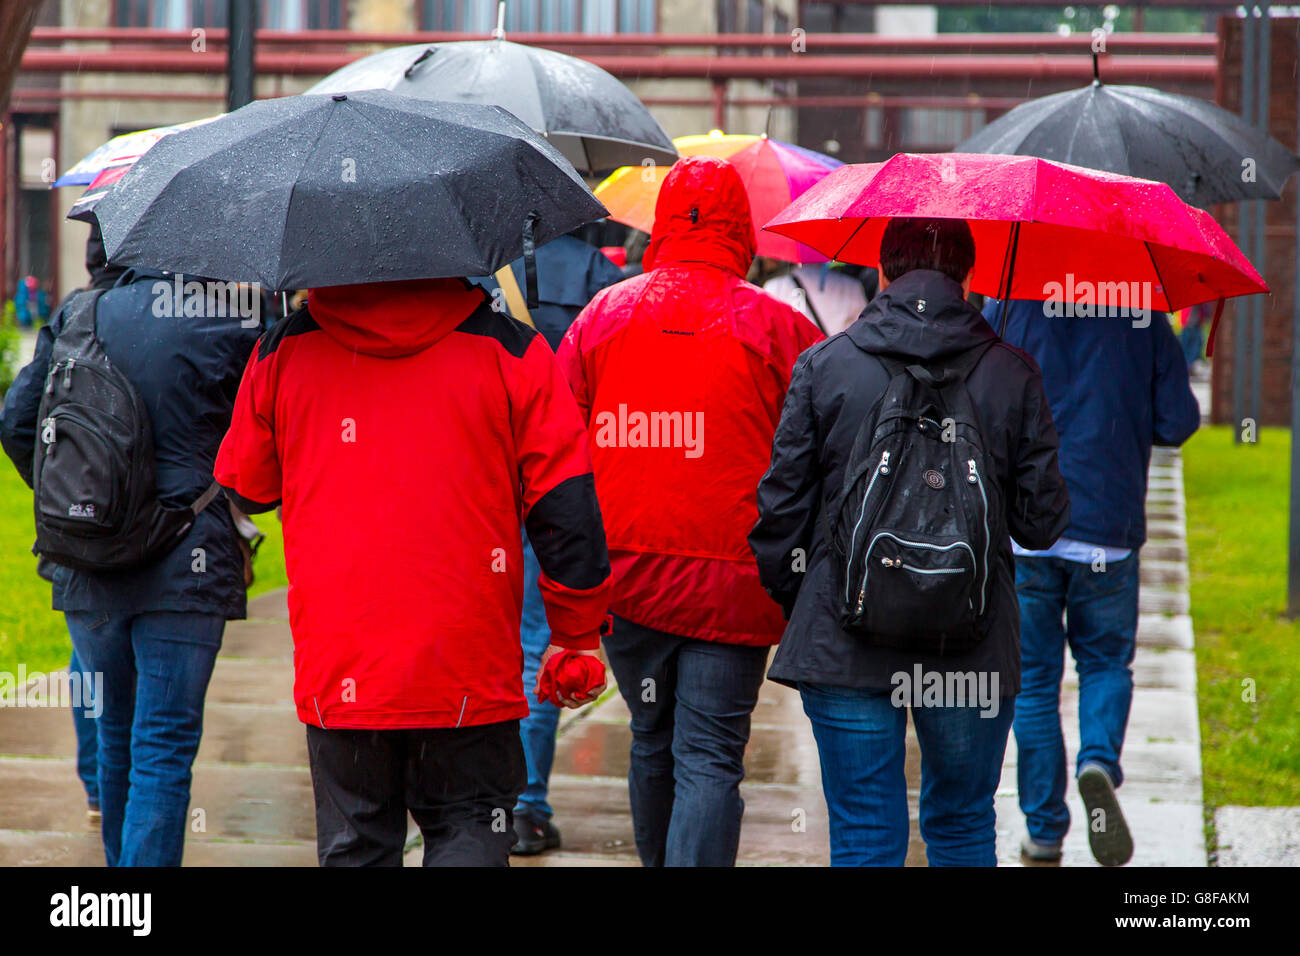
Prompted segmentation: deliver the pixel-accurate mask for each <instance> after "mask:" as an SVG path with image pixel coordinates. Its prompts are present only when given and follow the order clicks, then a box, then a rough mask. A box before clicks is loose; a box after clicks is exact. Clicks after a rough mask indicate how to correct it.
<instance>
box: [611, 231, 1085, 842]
mask: <svg viewBox="0 0 1300 956" xmlns="http://www.w3.org/2000/svg"><path fill="white" fill-rule="evenodd" d="M975 252H976V250H975V243H974V239H973V237H972V236H971V232H970V228H969V226H968V225H967V223H966V222H965V221H964V220H960V219H958V220H942V219H893V220H891V221H890V222H889V224H888V225H887V226H886V228H885V231H884V234H883V236H882V238H881V243H880V259H881V266H880V279H881V290H880V292H879V293H878V294H877V295H876V297H875V298H874V299H872V300H871V303H870V304H869V305H868V306H867V308H866V310H865V311H864V312H863V313H862V317H861V319H859V321H857V322H855V323H854V324H853V325H851V326H850V327H849V328H848V329H847V330H846V331H845V332H843V333H841V334H840V335H836V336H832V337H831V338H830V339H828V340H827V341H826V342H824V343H823V344H821V345H819V346H817V347H814V348H812V349H809V350H808V351H807V352H805V353H804V354H803V355H802V356H801V357H800V359H799V362H798V364H797V365H796V366H795V370H794V377H793V379H792V380H791V383H790V392H789V396H788V397H787V399H786V402H785V407H784V409H783V410H782V412H781V421H780V424H779V425H778V426H777V430H776V437H775V440H774V442H773V445H772V463H771V467H770V468H769V469H768V472H767V474H766V475H764V476H763V480H762V482H761V483H760V485H759V488H758V523H757V524H756V525H755V526H754V528H753V530H752V531H751V532H750V535H749V543H750V546H751V547H752V548H753V550H754V554H755V555H756V556H757V558H758V567H759V573H760V575H761V576H762V581H763V585H764V587H766V588H767V591H768V593H769V594H770V595H771V596H772V597H774V598H775V599H776V600H777V601H779V602H780V603H781V606H782V607H783V609H784V610H785V613H786V617H787V619H788V620H789V624H788V625H787V627H786V629H785V635H784V636H783V637H782V639H781V643H780V644H779V645H778V646H777V652H776V657H775V659H774V660H773V661H772V666H771V669H770V670H769V672H768V678H769V679H771V680H774V681H778V682H780V683H783V684H787V685H789V686H792V687H796V688H798V690H799V694H800V696H801V697H802V699H803V706H804V711H805V713H807V714H808V718H809V720H811V721H812V728H813V734H814V736H815V737H816V740H817V752H818V755H819V757H820V760H821V770H822V788H823V790H824V792H825V796H826V808H827V811H828V812H829V815H830V850H831V864H832V865H833V866H902V865H903V863H904V862H905V861H906V859H907V850H908V836H909V822H908V817H909V813H908V802H907V780H906V778H905V776H904V759H905V753H906V732H907V714H908V711H909V710H910V711H911V714H912V721H913V723H914V724H915V725H916V736H917V740H918V741H919V743H920V746H921V798H920V824H921V837H922V838H923V839H924V840H925V846H926V855H927V858H928V859H929V862H930V865H931V866H993V865H994V864H995V863H996V862H997V853H996V829H995V823H996V821H995V816H994V804H993V797H994V793H995V792H996V790H997V785H998V779H999V777H1000V776H1001V771H1002V760H1003V755H1004V752H1005V750H1006V742H1007V734H1008V731H1009V729H1010V726H1011V721H1012V715H1013V713H1014V710H1015V703H1014V695H1015V693H1016V691H1017V690H1018V689H1019V681H1020V655H1019V652H1018V647H1017V631H1018V629H1019V614H1018V613H1017V608H1016V601H1015V592H1014V590H1013V585H1012V581H1013V574H1014V572H1013V564H1012V556H1011V545H1010V542H1009V541H1008V540H1006V538H1005V536H1004V535H1002V534H1001V533H1000V532H999V530H998V529H1009V530H1010V531H1011V532H1012V533H1013V534H1014V535H1015V536H1016V537H1017V538H1019V539H1021V540H1022V541H1030V542H1033V543H1034V544H1035V545H1036V546H1038V547H1047V546H1048V545H1050V544H1051V543H1052V542H1053V541H1055V540H1056V537H1057V536H1058V535H1059V534H1060V533H1061V532H1062V531H1063V530H1064V528H1065V526H1066V524H1067V523H1068V520H1069V499H1068V496H1067V494H1066V489H1065V482H1064V480H1063V479H1062V478H1061V474H1060V471H1059V469H1058V467H1057V461H1056V458H1057V452H1056V447H1057V441H1056V431H1055V428H1054V427H1053V425H1052V417H1051V412H1050V411H1049V409H1048V404H1047V398H1046V396H1045V395H1044V394H1043V386H1042V382H1041V380H1040V379H1039V376H1038V370H1037V369H1036V368H1035V367H1034V365H1033V363H1032V362H1030V361H1029V359H1028V358H1027V357H1026V356H1025V355H1024V354H1023V353H1022V352H1020V351H1019V350H1017V349H1014V348H1010V347H1008V346H1007V345H1005V344H1004V343H1001V342H999V341H997V337H996V335H995V334H994V333H993V331H992V330H991V329H989V327H988V325H987V323H985V321H984V320H983V318H981V316H980V313H979V311H978V310H977V309H976V308H975V307H974V306H973V305H971V304H970V303H969V302H967V301H966V294H967V292H968V291H969V288H970V287H969V281H970V273H971V270H972V269H973V267H974V264H975ZM891 369H895V370H898V369H907V371H902V372H897V374H903V375H911V376H912V377H913V378H914V379H917V380H918V381H920V380H921V379H920V378H917V376H918V375H919V376H921V377H922V378H923V377H926V376H931V377H932V376H933V375H935V374H942V375H944V376H945V379H946V377H947V375H948V373H949V371H951V370H954V369H958V370H961V371H962V372H964V373H965V379H964V383H965V392H966V394H967V395H968V396H969V404H970V405H971V406H973V409H972V414H971V415H970V416H969V417H971V418H973V419H974V422H975V423H978V426H979V438H980V439H981V441H982V444H983V454H984V461H985V467H984V469H983V470H984V471H986V472H988V473H987V474H985V475H984V476H983V484H980V481H979V478H978V476H977V475H976V474H975V472H976V470H977V466H976V462H975V460H974V459H970V461H969V465H970V466H971V467H970V470H969V471H968V470H967V468H966V464H967V462H959V463H955V464H954V466H955V467H958V468H959V469H960V473H959V474H956V475H951V474H950V475H947V476H945V475H944V473H943V472H940V471H938V470H937V469H928V470H926V471H925V472H923V473H921V474H915V475H910V477H906V478H905V477H904V476H908V475H909V473H908V472H907V470H906V463H907V460H908V456H909V453H911V452H913V450H914V448H916V449H919V446H914V445H909V444H907V442H910V441H915V442H921V441H922V438H920V437H917V438H915V439H908V438H902V439H900V441H902V442H904V444H902V445H900V446H899V448H900V451H899V454H898V455H897V456H896V457H895V458H894V459H893V461H892V464H893V465H895V466H896V467H895V468H893V469H892V472H893V474H892V475H891V474H890V472H891V468H890V464H891V462H888V460H886V459H885V458H884V455H882V457H881V460H880V464H878V465H877V464H876V462H874V461H873V462H871V464H870V465H869V466H868V467H867V468H866V472H864V474H865V473H871V474H873V475H874V474H884V475H890V477H889V478H888V479H887V481H889V482H893V481H896V480H907V481H908V483H907V484H905V485H901V486H895V485H893V484H886V485H885V486H884V487H887V488H893V487H897V488H898V489H899V492H900V493H901V492H906V493H907V494H906V495H898V496H896V495H895V493H892V492H891V493H890V497H889V498H888V501H889V502H890V504H891V507H892V504H893V502H894V501H895V500H896V497H897V498H898V500H905V501H909V502H916V503H917V504H916V506H915V510H914V511H910V512H907V513H900V519H899V520H902V518H908V519H909V520H911V521H915V522H918V523H919V524H918V527H919V525H920V524H923V525H925V526H927V527H930V526H931V522H932V523H933V526H934V527H946V526H947V525H946V524H945V523H944V522H945V521H946V520H947V519H946V518H945V517H944V516H945V515H946V514H947V513H948V510H947V509H950V508H953V507H959V506H961V505H962V501H963V500H966V499H961V500H956V499H954V498H953V497H945V496H944V495H943V493H942V490H943V489H947V490H948V493H949V495H950V496H951V495H954V494H955V493H956V492H955V490H954V488H953V487H952V486H954V485H957V484H958V483H959V482H966V481H967V480H968V475H969V477H970V478H973V479H975V480H974V481H971V482H970V484H971V485H980V488H981V500H983V488H984V487H985V486H987V487H988V488H994V489H1001V494H1000V495H996V496H995V497H993V498H992V499H991V502H990V503H986V504H984V505H983V512H982V513H983V514H984V517H985V521H986V524H987V527H988V528H989V529H991V530H990V531H989V532H988V538H987V547H988V550H989V552H990V553H989V554H988V555H987V557H986V564H985V565H984V572H983V577H984V583H983V591H982V594H983V595H984V596H983V597H982V598H981V599H980V600H981V603H982V610H978V611H976V613H975V615H974V618H975V620H974V621H973V622H970V628H969V630H968V631H967V632H966V633H964V634H958V635H956V636H957V637H965V639H966V640H965V642H964V644H963V645H961V646H958V647H952V646H947V647H945V643H947V641H948V638H949V634H948V633H947V632H945V634H944V636H943V639H942V640H940V641H934V642H931V639H930V637H929V636H928V635H921V634H920V633H917V634H908V633H902V634H899V635H887V636H886V635H878V634H875V633H872V632H869V631H864V630H858V631H855V632H854V633H849V632H848V631H846V630H844V629H843V627H841V623H840V621H841V618H840V612H841V609H842V606H843V605H844V603H845V592H846V590H847V588H846V582H845V575H846V573H847V572H846V571H845V560H844V559H845V556H844V555H841V554H839V553H838V552H837V549H836V548H835V547H834V546H833V545H831V544H830V543H829V542H828V541H827V532H826V529H827V527H829V526H832V522H835V521H837V519H836V518H835V517H834V516H836V515H840V514H841V510H842V509H841V505H842V503H843V501H842V496H843V494H844V488H845V470H846V467H847V466H848V465H849V463H850V462H849V459H850V457H851V455H852V452H853V449H854V446H855V444H856V442H857V440H858V433H859V430H860V429H862V428H863V426H864V423H866V427H868V428H870V427H871V425H872V423H873V422H875V421H878V419H877V418H876V417H875V414H874V413H873V408H874V407H875V406H876V405H877V403H878V402H880V401H881V398H882V396H883V395H884V394H885V393H886V391H887V390H888V389H889V388H890V382H891V380H892V379H893V376H894V374H896V372H895V371H891ZM917 369H919V371H915V370H917ZM945 391H948V390H947V389H945ZM949 394H952V393H951V392H950V393H949ZM948 410H949V411H952V408H951V407H949V408H948ZM911 414H912V415H914V416H915V417H913V418H911V420H908V419H906V418H904V419H897V420H896V421H898V423H899V425H900V429H901V430H900V431H899V432H898V433H897V434H900V435H904V436H906V435H912V434H915V435H917V436H920V435H921V433H922V432H924V430H925V429H926V427H928V426H927V423H926V420H925V418H924V417H923V416H924V414H925V412H924V410H921V412H920V414H919V415H918V414H916V413H915V412H912V413H911ZM963 421H965V419H963ZM969 427H971V426H970V425H967V424H963V425H962V428H963V429H967V428H969ZM913 429H915V431H913ZM924 440H926V441H929V440H930V439H928V438H926V439H924ZM936 444H938V443H937V442H936ZM967 447H969V446H967ZM876 448H877V446H876V445H875V444H874V443H873V444H871V445H870V446H869V450H870V451H871V452H872V453H874V452H875V451H876ZM919 450H924V449H919ZM899 462H902V464H901V465H900V464H899ZM913 481H914V482H915V484H913V483H912V482H913ZM932 494H937V495H938V497H935V498H930V499H928V498H926V496H927V495H932ZM867 500H868V499H867V498H866V497H864V498H863V499H862V503H861V505H860V506H859V514H860V515H861V514H864V513H865V512H864V511H863V510H862V509H865V507H866V504H867ZM873 500H874V501H876V502H877V504H876V508H877V509H883V508H884V504H883V502H884V501H885V500H886V499H885V498H881V497H879V496H878V497H876V498H875V499H873ZM931 502H932V503H931ZM995 506H996V507H997V508H1000V509H1001V510H1000V511H995V510H993V509H994V507H995ZM975 507H979V506H978V505H976V506H975ZM908 508H909V509H910V508H912V505H910V504H909V505H908ZM890 513H891V514H893V513H895V512H892V511H891V512H890ZM857 520H858V521H859V522H861V521H862V520H863V518H862V517H859V518H858V519H857ZM909 532H914V533H921V532H919V531H916V530H915V529H913V528H912V527H910V526H909V527H908V528H906V529H904V528H898V529H895V530H894V531H893V532H890V533H891V534H892V535H893V538H894V540H895V541H898V540H899V539H905V538H906V539H910V540H911V541H916V540H917V539H915V538H914V537H910V538H909V534H908V533H909ZM864 533H866V534H871V535H872V537H873V541H872V542H871V544H872V545H874V543H875V541H878V540H879V539H880V538H882V537H883V536H884V535H885V534H886V533H887V531H886V529H884V528H882V527H879V526H877V525H875V524H869V525H867V526H866V528H865V529H864ZM926 547H928V545H926V544H925V543H921V544H919V545H917V548H919V549H924V548H926ZM949 547H951V545H950V546H949ZM900 548H901V544H900ZM940 550H941V549H940ZM896 553H897V552H896ZM910 553H914V552H909V554H910ZM866 554H867V562H868V563H864V564H863V565H862V567H863V568H864V569H865V571H864V575H865V573H875V574H877V575H878V577H877V579H876V580H877V581H879V580H881V579H880V577H879V575H881V574H884V575H896V576H898V577H895V578H892V579H887V580H891V581H893V582H894V583H892V584H888V585H885V587H890V588H893V589H895V590H894V592H893V593H895V595H897V596H898V600H894V601H892V602H889V601H886V600H884V599H883V598H881V599H880V600H879V601H878V602H877V605H878V606H879V607H880V609H881V611H882V612H884V613H901V612H900V611H899V608H900V607H902V606H904V604H905V601H904V599H906V601H910V602H913V607H921V608H924V606H925V601H924V597H923V596H922V595H924V593H925V592H924V591H923V590H922V583H923V582H926V581H930V580H931V578H930V577H925V576H924V575H927V574H930V575H937V574H940V573H943V572H939V571H930V570H927V568H926V567H923V566H921V565H919V564H905V563H903V559H902V558H900V557H896V556H892V557H891V555H890V554H889V553H888V552H883V555H882V552H876V551H873V550H872V549H871V546H868V547H867V552H866ZM908 560H910V561H920V560H921V559H920V558H909V559H908ZM849 563H852V559H851V557H850V558H849ZM855 567H857V565H855ZM968 567H969V566H968ZM805 568H806V569H805ZM886 568H888V570H885V569H886ZM949 573H954V572H949ZM855 580H856V577H855ZM926 586H928V585H926ZM861 594H862V595H864V596H865V595H866V583H865V580H864V581H863V585H862V590H861ZM859 607H860V608H861V607H862V604H861V602H860V603H859ZM937 610H939V609H938V608H936V611H937ZM859 613H861V612H860V611H859ZM914 613H915V616H914V617H911V618H909V620H908V623H907V625H906V626H904V627H902V628H900V630H902V631H904V632H906V631H907V630H908V628H910V627H912V626H913V624H912V623H911V622H912V621H915V620H917V619H919V618H923V617H924V611H920V612H919V613H918V612H914ZM915 626H916V629H917V631H918V632H919V631H920V629H921V627H923V626H924V625H915ZM972 632H973V633H972ZM615 633H617V631H616V632H615ZM885 637H888V638H890V639H888V640H886V639H885ZM972 637H973V638H976V639H975V640H974V641H972V640H971V639H972ZM922 638H925V639H924V640H922Z"/></svg>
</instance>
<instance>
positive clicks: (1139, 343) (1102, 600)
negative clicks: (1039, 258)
mask: <svg viewBox="0 0 1300 956" xmlns="http://www.w3.org/2000/svg"><path fill="white" fill-rule="evenodd" d="M1088 313H1093V314H1088ZM984 316H985V318H986V319H988V321H989V322H990V323H991V324H993V326H994V327H995V328H997V327H998V326H999V325H1000V324H1001V321H1002V314H1001V304H1000V303H998V302H996V301H991V302H989V303H988V304H987V305H986V306H985V309H984ZM1004 338H1005V339H1006V341H1007V342H1008V343H1009V344H1011V345H1014V346H1017V347H1018V348H1021V349H1024V350H1025V351H1026V352H1028V353H1029V354H1030V355H1031V356H1033V358H1034V360H1035V361H1036V362H1037V363H1038V365H1039V367H1040V368H1041V369H1042V373H1043V385H1044V386H1045V388H1046V390H1047V399H1048V403H1049V404H1050V405H1051V408H1052V418H1053V419H1054V420H1055V422H1056V430H1057V432H1058V433H1059V434H1060V439H1061V451H1060V467H1061V473H1062V474H1063V475H1064V476H1065V480H1066V484H1067V485H1068V487H1069V489H1070V524H1069V526H1068V527H1067V528H1066V530H1065V533H1064V534H1063V535H1062V536H1061V538H1060V539H1059V540H1058V541H1057V542H1056V544H1055V545H1054V546H1052V547H1051V548H1049V549H1047V550H1046V551H1027V550H1025V549H1024V548H1021V547H1020V546H1019V545H1015V548H1014V550H1015V553H1016V592H1017V594H1018V596H1019V599H1020V645H1021V656H1022V661H1023V678H1022V683H1021V689H1020V693H1019V695H1018V696H1017V698H1016V717H1015V723H1014V725H1013V727H1014V731H1015V735H1016V746H1017V747H1018V748H1019V764H1018V769H1017V773H1018V777H1019V791H1020V808H1021V810H1022V811H1023V812H1024V814H1025V818H1026V823H1027V826H1028V831H1029V836H1028V838H1027V839H1026V840H1025V841H1024V842H1023V843H1022V846H1021V849H1022V851H1023V853H1024V855H1025V856H1027V857H1029V858H1030V859H1033V860H1040V861H1055V860H1059V859H1060V857H1061V842H1062V840H1063V839H1064V838H1065V834H1066V831H1067V830H1068V829H1069V826H1070V813H1069V810H1068V809H1067V808H1066V805H1065V785H1066V754H1065V743H1064V740H1063V737H1062V734H1061V718H1060V697H1061V678H1062V673H1063V670H1064V654H1065V646H1066V644H1067V643H1068V644H1069V646H1070V651H1071V653H1072V655H1073V656H1074V659H1075V662H1076V667H1077V669H1078V672H1079V738H1080V744H1079V753H1078V755H1077V758H1076V761H1075V767H1076V769H1075V776H1076V778H1077V780H1078V786H1079V792H1080V796H1081V797H1082V798H1083V802H1084V806H1085V807H1086V808H1087V810H1088V814H1089V820H1088V823H1089V827H1088V837H1089V843H1090V845H1091V847H1092V852H1093V855H1094V856H1096V858H1097V860H1098V862H1101V863H1103V864H1107V865H1118V864H1122V863H1125V862H1127V861H1128V859H1129V858H1130V857H1131V856H1132V852H1133V843H1132V836H1131V834H1130V833H1129V830H1128V825H1127V823H1126V821H1125V820H1124V817H1123V814H1122V812H1121V810H1120V807H1119V803H1118V801H1117V800H1116V798H1115V788H1116V787H1118V786H1119V785H1120V783H1121V782H1122V781H1123V779H1124V777H1123V772H1122V770H1121V768H1120V752H1121V750H1122V748H1123V744H1124V734H1125V731H1126V729H1127V726H1128V715H1129V707H1130V704H1131V703H1132V698H1133V674H1132V669H1131V665H1132V663H1133V656H1134V651H1135V647H1136V637H1137V622H1138V549H1139V548H1141V547H1142V544H1143V543H1144V542H1145V541H1146V490H1147V468H1148V466H1149V464H1150V460H1151V446H1152V445H1163V446H1170V447H1177V446H1179V445H1181V444H1182V443H1183V442H1185V441H1186V440H1187V439H1188V438H1190V437H1191V436H1192V434H1193V433H1194V432H1195V431H1196V429H1197V427H1198V426H1199V424H1200V409H1199V408H1198V407H1197V403H1196V398H1195V396H1194V395H1193V394H1192V390H1191V386H1190V384H1189V382H1188V376H1187V363H1186V361H1185V360H1184V358H1183V354H1182V350H1181V348H1180V347H1179V344H1178V340H1177V338H1175V336H1174V333H1173V330H1172V329H1171V328H1170V326H1169V322H1168V320H1167V319H1166V318H1165V317H1164V316H1163V315H1162V314H1160V313H1153V312H1151V311H1149V310H1143V311H1134V312H1132V313H1129V312H1128V311H1127V310H1126V309H1116V310H1108V309H1105V308H1096V309H1095V308H1093V307H1091V306H1088V307H1086V308H1085V309H1080V310H1077V312H1076V310H1075V309H1073V308H1072V307H1070V306H1069V305H1063V304H1061V303H1043V302H1028V301H1012V302H1010V303H1008V308H1007V319H1006V331H1005V335H1004ZM1013 543H1014V542H1013ZM1098 810H1100V811H1101V814H1100V815H1099V814H1098V813H1097V811H1098ZM1097 821H1101V823H1100V824H1098V823H1097Z"/></svg>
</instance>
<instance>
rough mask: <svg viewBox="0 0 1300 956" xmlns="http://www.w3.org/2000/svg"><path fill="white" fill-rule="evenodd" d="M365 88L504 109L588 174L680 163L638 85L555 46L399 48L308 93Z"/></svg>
mask: <svg viewBox="0 0 1300 956" xmlns="http://www.w3.org/2000/svg"><path fill="white" fill-rule="evenodd" d="M366 89H386V90H393V91H394V92H396V93H403V94H405V95H407V96H417V97H420V98H421V99H431V100H447V101H452V102H459V103H484V104H487V105H491V106H501V107H504V108H505V109H507V110H509V111H510V112H511V113H514V114H515V116H518V117H519V118H520V119H521V120H523V121H524V122H525V123H527V124H528V125H529V126H531V127H532V128H533V129H535V130H537V131H538V132H539V133H541V134H542V135H544V136H545V137H546V138H547V139H548V140H550V142H551V143H552V144H553V145H554V146H555V148H556V149H558V150H559V151H560V152H561V153H563V154H564V156H565V158H566V159H568V160H569V162H571V163H573V165H574V167H575V168H577V169H578V170H580V171H582V172H584V173H588V174H593V175H594V174H600V173H607V172H610V171H612V170H614V169H616V168H617V167H619V166H640V165H643V162H644V160H647V159H650V160H653V161H654V162H655V163H657V164H660V165H669V166H671V165H672V164H673V163H674V162H676V161H677V150H676V149H675V148H674V147H673V141H672V140H671V139H669V137H668V134H667V133H665V132H664V130H663V127H662V126H660V125H659V124H658V123H657V122H656V121H655V118H654V117H653V116H651V115H650V111H649V110H647V109H646V108H645V105H644V104H643V103H642V102H641V101H640V100H638V99H637V98H636V96H635V95H633V93H632V91H631V90H629V89H628V88H627V87H626V86H624V85H623V84H622V83H620V82H619V81H618V80H617V79H616V78H615V77H613V76H611V75H610V74H608V73H606V72H605V71H604V70H602V69H601V68H600V67H598V66H595V65H594V64H591V63H588V62H587V61H586V60H580V59H578V58H577V57H572V56H566V55H564V54H563V53H556V52H554V51H553V50H543V49H538V48H535V47H528V46H522V45H520V44H518V43H511V42H509V41H508V40H503V39H496V40H462V41H458V42H455V43H432V44H430V43H418V44H415V45H414V46H400V47H394V48H392V49H390V50H383V51H382V52H379V53H373V54H371V55H370V56H367V57H363V58H362V59H360V60H357V61H356V62H354V63H350V64H348V65H347V66H345V67H343V69H341V70H337V71H335V72H334V73H331V74H330V75H329V76H327V77H325V79H323V80H321V81H320V82H319V83H317V84H316V85H315V86H313V87H312V88H311V89H309V90H308V91H307V92H308V93H347V92H350V91H352V90H366Z"/></svg>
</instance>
